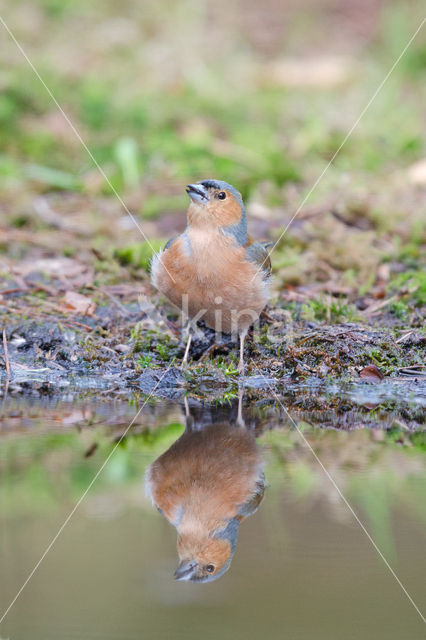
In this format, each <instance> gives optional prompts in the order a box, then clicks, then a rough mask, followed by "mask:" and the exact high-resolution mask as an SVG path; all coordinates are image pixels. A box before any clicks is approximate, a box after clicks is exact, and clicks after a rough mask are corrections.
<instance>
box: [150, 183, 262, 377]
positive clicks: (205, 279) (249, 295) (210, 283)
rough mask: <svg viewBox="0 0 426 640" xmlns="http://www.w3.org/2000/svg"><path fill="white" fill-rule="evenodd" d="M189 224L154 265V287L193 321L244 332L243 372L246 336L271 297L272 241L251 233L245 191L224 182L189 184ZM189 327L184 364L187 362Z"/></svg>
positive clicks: (241, 351)
mask: <svg viewBox="0 0 426 640" xmlns="http://www.w3.org/2000/svg"><path fill="white" fill-rule="evenodd" d="M186 191H187V193H188V195H189V197H190V199H191V202H190V205H189V208H188V225H187V227H186V229H185V231H184V232H183V233H181V234H180V235H179V236H177V237H175V238H172V239H171V240H169V242H167V244H166V246H165V247H164V250H163V251H162V252H160V253H159V254H157V255H156V256H155V257H154V259H153V261H152V267H151V278H152V282H153V284H154V286H155V287H156V288H157V289H158V290H159V291H161V293H163V294H164V295H165V296H167V298H169V300H170V301H171V302H172V303H174V304H175V305H176V306H177V307H179V308H180V309H181V310H182V311H183V313H184V314H185V315H186V316H187V317H188V318H189V320H190V321H191V322H192V323H195V322H196V321H197V320H201V319H202V320H204V321H205V323H206V324H207V326H209V327H211V328H212V329H214V330H215V331H217V332H225V333H230V334H232V335H233V336H237V335H238V336H239V340H240V360H239V365H238V370H239V371H240V373H242V372H243V371H244V340H245V337H246V335H247V331H248V329H249V328H250V326H251V325H252V324H253V322H255V321H256V320H257V319H258V317H259V314H260V313H261V311H262V310H263V309H264V307H265V305H266V303H267V301H268V295H269V293H268V281H269V276H270V272H271V263H270V259H269V254H268V251H267V248H266V247H267V244H266V243H261V242H254V241H253V239H252V238H251V237H250V236H249V235H248V234H247V220H246V212H245V208H244V203H243V200H242V198H241V195H240V193H239V192H238V191H237V190H236V189H235V188H234V187H232V186H231V185H230V184H227V183H226V182H223V181H222V180H202V181H201V182H198V183H197V184H189V185H187V187H186ZM191 338H192V331H191V329H190V330H189V334H188V341H187V345H186V349H185V355H184V359H183V363H182V364H185V363H186V362H187V361H188V355H189V349H190V345H191Z"/></svg>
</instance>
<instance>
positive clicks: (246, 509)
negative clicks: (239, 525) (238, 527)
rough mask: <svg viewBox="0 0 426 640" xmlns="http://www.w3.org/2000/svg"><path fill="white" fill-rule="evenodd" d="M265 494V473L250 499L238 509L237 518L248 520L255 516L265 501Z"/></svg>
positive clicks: (261, 475)
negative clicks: (248, 517)
mask: <svg viewBox="0 0 426 640" xmlns="http://www.w3.org/2000/svg"><path fill="white" fill-rule="evenodd" d="M264 493H265V476H264V474H263V472H262V473H261V474H260V476H259V478H258V480H257V482H256V487H255V490H254V493H253V495H252V496H250V498H249V499H248V500H247V501H246V502H244V504H242V505H241V506H240V508H239V509H238V513H237V516H239V517H240V518H247V516H251V515H253V513H255V512H256V511H257V509H258V507H259V505H260V503H261V502H262V500H263V495H264Z"/></svg>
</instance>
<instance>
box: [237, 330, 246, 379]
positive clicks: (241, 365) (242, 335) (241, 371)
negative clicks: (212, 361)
mask: <svg viewBox="0 0 426 640" xmlns="http://www.w3.org/2000/svg"><path fill="white" fill-rule="evenodd" d="M246 335H247V331H244V332H243V333H240V361H239V363H238V373H239V374H240V375H242V374H244V368H245V365H244V340H245V339H246Z"/></svg>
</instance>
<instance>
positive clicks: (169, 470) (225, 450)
mask: <svg viewBox="0 0 426 640" xmlns="http://www.w3.org/2000/svg"><path fill="white" fill-rule="evenodd" d="M197 427H199V430H197ZM145 486H146V491H147V494H148V495H149V496H150V497H151V498H152V501H153V503H154V504H155V505H156V507H157V509H158V510H159V511H160V513H161V514H162V515H163V516H165V517H166V518H167V520H168V521H169V522H170V523H171V524H172V525H173V526H174V527H175V528H176V530H177V533H178V540H177V550H178V555H179V566H178V568H177V570H176V572H175V579H176V580H190V581H193V582H211V581H213V580H216V579H217V578H219V577H220V576H222V575H223V574H224V573H225V571H227V570H228V569H229V566H230V564H231V561H232V557H233V555H234V552H235V547H236V543H237V535H238V528H239V525H240V523H241V521H242V520H243V519H244V518H246V517H247V516H250V515H252V514H253V513H254V512H255V511H256V510H257V508H258V506H259V504H260V502H261V501H262V498H263V495H264V490H265V478H264V474H263V463H262V458H261V454H260V451H259V448H258V446H257V444H256V441H255V438H254V435H253V433H252V432H251V431H249V430H248V429H246V427H245V426H243V424H242V423H241V421H240V420H238V421H237V424H231V423H229V422H216V423H212V424H203V423H202V422H201V421H200V422H198V423H195V424H194V422H192V423H191V421H187V427H186V430H185V432H184V433H183V435H182V436H181V437H180V438H179V439H178V440H177V441H176V442H175V443H174V444H173V445H172V446H171V447H170V448H169V449H168V450H167V451H166V452H165V453H163V454H162V455H161V456H160V457H159V458H158V459H157V460H155V462H153V463H152V464H151V465H150V467H149V468H148V470H147V473H146V485H145Z"/></svg>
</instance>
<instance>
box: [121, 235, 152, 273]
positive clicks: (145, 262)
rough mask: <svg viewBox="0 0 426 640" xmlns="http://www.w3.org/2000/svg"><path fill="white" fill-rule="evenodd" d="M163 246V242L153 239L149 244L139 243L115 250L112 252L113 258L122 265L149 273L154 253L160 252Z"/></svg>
mask: <svg viewBox="0 0 426 640" xmlns="http://www.w3.org/2000/svg"><path fill="white" fill-rule="evenodd" d="M163 246H164V242H163V241H161V240H155V239H153V240H150V242H149V243H148V242H139V243H134V244H129V245H127V246H126V247H122V248H121V249H116V250H115V252H114V256H115V257H116V258H117V259H118V260H119V262H120V263H121V264H123V265H126V266H131V267H134V268H136V269H145V271H149V269H150V263H151V259H152V256H153V255H154V251H155V252H157V251H160V249H161V248H162V247H163Z"/></svg>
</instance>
